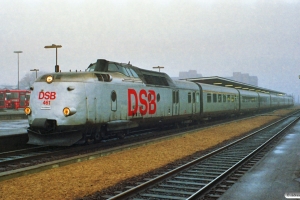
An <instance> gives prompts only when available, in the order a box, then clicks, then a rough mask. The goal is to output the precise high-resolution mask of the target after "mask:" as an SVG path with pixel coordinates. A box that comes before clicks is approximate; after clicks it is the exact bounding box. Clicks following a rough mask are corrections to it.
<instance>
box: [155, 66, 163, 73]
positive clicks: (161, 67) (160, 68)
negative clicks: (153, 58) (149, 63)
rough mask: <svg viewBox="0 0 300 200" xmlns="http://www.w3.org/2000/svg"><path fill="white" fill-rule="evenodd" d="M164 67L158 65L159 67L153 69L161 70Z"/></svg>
mask: <svg viewBox="0 0 300 200" xmlns="http://www.w3.org/2000/svg"><path fill="white" fill-rule="evenodd" d="M163 68H164V67H161V66H157V67H153V69H158V71H159V72H160V69H163Z"/></svg>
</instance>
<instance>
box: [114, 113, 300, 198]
mask: <svg viewBox="0 0 300 200" xmlns="http://www.w3.org/2000/svg"><path fill="white" fill-rule="evenodd" d="M297 113H299V112H297ZM293 115H295V113H293V114H291V115H289V116H286V117H285V118H282V119H280V120H278V121H276V122H274V123H272V124H270V125H268V126H266V127H264V128H261V129H259V130H257V131H255V132H253V133H251V134H249V135H247V136H245V137H243V138H241V139H238V140H237V141H234V142H232V143H230V144H228V145H226V146H223V147H221V148H219V149H217V150H215V151H213V152H210V153H208V154H206V155H204V156H202V157H200V158H197V159H195V160H193V161H190V162H188V163H186V164H184V165H182V166H180V167H177V168H176V169H174V170H171V171H169V172H167V173H165V174H162V175H160V176H158V177H156V178H153V179H151V180H149V181H146V182H145V183H142V184H140V185H138V186H136V187H133V188H131V189H129V190H127V191H124V192H122V193H120V194H118V195H115V196H113V197H110V198H108V199H109V200H115V199H127V198H130V197H132V196H135V195H136V194H137V193H138V192H141V191H145V190H146V189H149V188H150V187H152V186H154V185H156V184H157V183H161V182H162V181H164V180H166V179H168V178H170V177H173V176H175V175H176V174H178V173H180V172H182V171H183V170H185V169H188V168H190V167H192V166H193V165H195V164H196V163H199V162H200V161H204V160H206V159H207V158H211V157H212V156H214V155H217V154H218V153H220V152H223V151H224V150H226V149H228V148H230V147H232V146H234V145H236V144H238V143H241V142H242V141H245V140H247V139H249V138H250V137H252V136H254V135H257V134H258V133H260V132H262V131H264V130H267V129H268V128H271V127H272V126H275V125H276V124H278V123H280V122H283V121H284V120H286V119H288V118H290V117H292V116H293ZM298 119H299V116H298V117H295V119H294V120H292V122H291V123H289V124H288V125H286V126H285V127H284V128H283V129H286V128H287V127H289V126H290V125H291V124H292V123H294V122H295V121H296V120H298ZM283 129H282V130H280V131H279V132H278V133H277V134H276V136H277V135H278V134H280V133H281V132H282V131H283ZM276 136H275V135H274V136H272V137H271V138H269V139H268V140H267V141H265V142H264V143H263V144H261V145H259V147H256V148H255V149H254V150H252V151H251V152H250V153H249V154H248V155H247V156H244V157H243V158H242V159H239V160H238V162H236V163H235V164H233V165H232V166H231V167H229V168H227V169H226V170H225V171H224V172H223V173H221V174H219V175H218V176H216V177H215V178H214V179H213V180H210V181H209V183H208V184H203V185H201V189H198V190H197V191H196V192H193V193H192V194H191V195H190V196H189V197H188V198H186V197H184V198H182V199H194V198H195V197H198V196H199V194H200V193H203V192H204V191H206V190H208V189H209V188H211V187H212V186H213V185H214V184H215V182H216V181H219V180H220V179H222V178H224V176H227V175H228V174H229V173H230V172H231V171H232V170H234V169H236V168H237V167H238V166H239V165H240V164H241V163H243V162H244V161H245V160H248V158H249V157H251V156H252V155H253V154H255V153H256V152H257V151H258V150H260V149H261V148H263V147H264V146H265V145H266V144H268V143H269V142H270V141H271V140H272V139H274V138H275V137H276ZM156 190H158V189H156ZM158 191H159V190H158ZM169 192H171V191H169ZM176 192H177V191H176ZM154 193H155V192H154ZM149 198H150V197H149ZM157 198H160V197H159V196H157ZM166 198H173V197H172V196H166ZM174 198H176V197H174ZM178 199H180V197H178Z"/></svg>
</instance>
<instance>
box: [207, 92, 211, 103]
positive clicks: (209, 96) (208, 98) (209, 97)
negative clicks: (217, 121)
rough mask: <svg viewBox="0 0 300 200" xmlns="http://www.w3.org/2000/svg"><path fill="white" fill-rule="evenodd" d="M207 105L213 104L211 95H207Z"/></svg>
mask: <svg viewBox="0 0 300 200" xmlns="http://www.w3.org/2000/svg"><path fill="white" fill-rule="evenodd" d="M207 103H211V93H207Z"/></svg>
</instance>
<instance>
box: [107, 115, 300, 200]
mask: <svg viewBox="0 0 300 200" xmlns="http://www.w3.org/2000/svg"><path fill="white" fill-rule="evenodd" d="M299 117H300V113H299V112H298V113H296V114H292V115H290V116H288V117H285V118H283V119H281V120H280V121H277V122H275V123H273V124H271V125H269V126H267V127H265V128H263V129H261V130H258V131H256V132H254V133H252V134H250V135H248V136H246V137H244V138H241V139H239V140H238V141H235V142H233V143H231V144H229V145H226V146H224V147H222V148H220V149H217V150H215V151H213V152H211V153H209V154H206V155H204V156H202V157H200V158H196V159H195V160H193V161H190V162H189V163H186V164H184V165H182V166H180V167H178V168H176V169H173V170H170V171H168V172H166V173H164V174H162V175H159V176H157V177H154V178H151V179H150V180H149V179H146V180H145V182H143V183H141V184H138V185H137V186H135V187H132V186H129V187H128V190H126V191H124V192H119V194H117V195H115V196H113V195H105V196H103V198H106V199H107V198H108V199H110V200H115V199H215V198H218V197H220V196H221V195H222V193H224V192H225V191H226V189H227V188H228V187H230V185H232V184H233V183H234V182H235V181H236V180H237V179H238V177H240V176H242V174H243V173H245V170H246V168H247V167H243V168H240V167H242V166H243V165H245V163H247V162H248V164H247V165H249V162H250V163H252V164H251V165H253V162H254V163H255V162H257V160H259V159H258V158H255V159H256V160H254V161H251V160H250V159H251V158H254V156H255V155H259V157H260V158H261V157H262V156H263V155H261V153H259V152H261V151H262V150H263V149H264V148H266V147H267V146H268V145H269V144H271V143H272V142H273V141H274V140H275V139H276V138H278V137H280V136H282V135H283V131H284V130H286V129H287V128H288V127H290V126H291V125H292V124H293V123H294V122H295V121H297V120H298V119H299ZM248 168H249V167H248ZM234 172H235V173H234Z"/></svg>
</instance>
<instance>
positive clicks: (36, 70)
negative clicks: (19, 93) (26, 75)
mask: <svg viewBox="0 0 300 200" xmlns="http://www.w3.org/2000/svg"><path fill="white" fill-rule="evenodd" d="M30 71H32V72H34V71H35V79H37V72H38V71H39V69H31V70H30Z"/></svg>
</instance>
